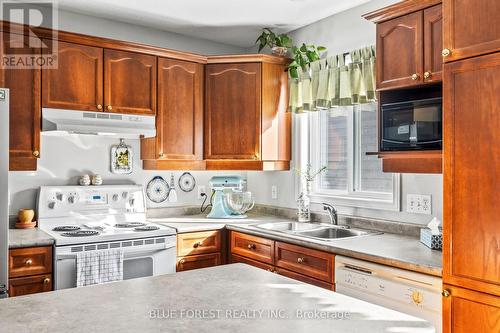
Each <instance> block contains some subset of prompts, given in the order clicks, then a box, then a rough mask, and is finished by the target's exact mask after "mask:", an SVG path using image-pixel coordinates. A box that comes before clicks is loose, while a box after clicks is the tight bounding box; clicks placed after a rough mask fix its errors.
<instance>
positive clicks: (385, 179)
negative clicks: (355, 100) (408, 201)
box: [356, 103, 392, 193]
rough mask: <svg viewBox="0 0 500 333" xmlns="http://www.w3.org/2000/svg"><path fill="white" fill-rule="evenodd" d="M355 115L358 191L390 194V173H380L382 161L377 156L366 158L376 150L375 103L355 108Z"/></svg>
mask: <svg viewBox="0 0 500 333" xmlns="http://www.w3.org/2000/svg"><path fill="white" fill-rule="evenodd" d="M356 110H357V115H358V116H359V117H360V118H359V119H360V121H359V127H360V130H361V136H358V137H360V138H361V140H360V141H361V143H360V147H357V148H358V149H360V150H361V151H360V154H356V156H359V158H360V163H359V166H360V173H361V174H360V177H359V180H360V184H358V189H357V190H358V191H363V192H384V193H391V192H392V173H384V172H382V160H381V159H379V158H378V157H377V156H367V155H366V153H367V152H374V151H377V149H378V144H377V138H378V133H377V112H376V110H377V105H376V103H369V104H362V105H359V106H356Z"/></svg>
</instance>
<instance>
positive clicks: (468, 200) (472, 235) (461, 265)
mask: <svg viewBox="0 0 500 333" xmlns="http://www.w3.org/2000/svg"><path fill="white" fill-rule="evenodd" d="M499 91H500V53H494V54H491V55H484V56H480V57H475V58H470V59H466V60H460V61H457V62H453V63H447V64H445V74H444V142H445V147H444V152H445V158H444V160H445V163H444V183H443V185H444V193H445V196H444V200H443V203H444V211H443V213H444V214H443V219H444V229H443V234H444V244H443V264H444V266H443V280H444V282H445V283H447V284H451V285H455V286H460V287H463V288H469V289H472V290H477V291H481V292H484V293H489V294H494V295H497V296H500V256H499V255H498V253H499V245H498V244H499V240H498V236H499V235H500V223H498V222H499V220H498V217H499V216H500V206H499V205H498V189H499V188H498V184H499V179H500V145H498V142H497V137H498V128H499V126H500V102H499V98H498V92H499Z"/></svg>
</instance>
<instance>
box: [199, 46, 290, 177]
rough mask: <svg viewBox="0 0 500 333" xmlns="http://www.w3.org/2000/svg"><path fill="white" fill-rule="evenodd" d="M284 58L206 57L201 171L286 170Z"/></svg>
mask: <svg viewBox="0 0 500 333" xmlns="http://www.w3.org/2000/svg"><path fill="white" fill-rule="evenodd" d="M288 61H289V60H288V59H285V58H280V57H274V56H265V55H245V56H219V57H209V58H208V64H207V65H206V69H205V140H204V141H205V142H204V147H205V151H204V156H205V159H206V160H207V169H212V170H288V169H289V167H290V158H291V156H290V151H291V148H290V145H291V139H290V135H291V115H290V113H289V112H287V108H288V78H287V74H286V72H285V70H286V66H287V64H288Z"/></svg>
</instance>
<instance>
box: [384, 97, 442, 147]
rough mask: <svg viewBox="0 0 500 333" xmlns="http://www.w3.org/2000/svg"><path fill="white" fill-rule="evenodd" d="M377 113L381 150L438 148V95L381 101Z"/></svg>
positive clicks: (439, 111)
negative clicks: (409, 99)
mask: <svg viewBox="0 0 500 333" xmlns="http://www.w3.org/2000/svg"><path fill="white" fill-rule="evenodd" d="M380 114H381V130H382V133H381V134H382V135H381V143H380V149H381V151H396V150H440V149H442V146H443V120H442V115H443V112H442V99H441V98H440V97H439V98H430V99H421V100H414V101H406V102H400V103H389V104H382V106H381V113H380Z"/></svg>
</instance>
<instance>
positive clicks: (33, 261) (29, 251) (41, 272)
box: [9, 246, 53, 297]
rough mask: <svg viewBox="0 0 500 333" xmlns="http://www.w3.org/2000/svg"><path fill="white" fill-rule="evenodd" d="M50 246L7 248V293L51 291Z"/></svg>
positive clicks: (13, 294)
mask: <svg viewBox="0 0 500 333" xmlns="http://www.w3.org/2000/svg"><path fill="white" fill-rule="evenodd" d="M52 288H53V283H52V247H51V246H42V247H29V248H17V249H10V250H9V295H10V296H11V297H13V296H22V295H28V294H34V293H40V292H45V291H51V290H52Z"/></svg>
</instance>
